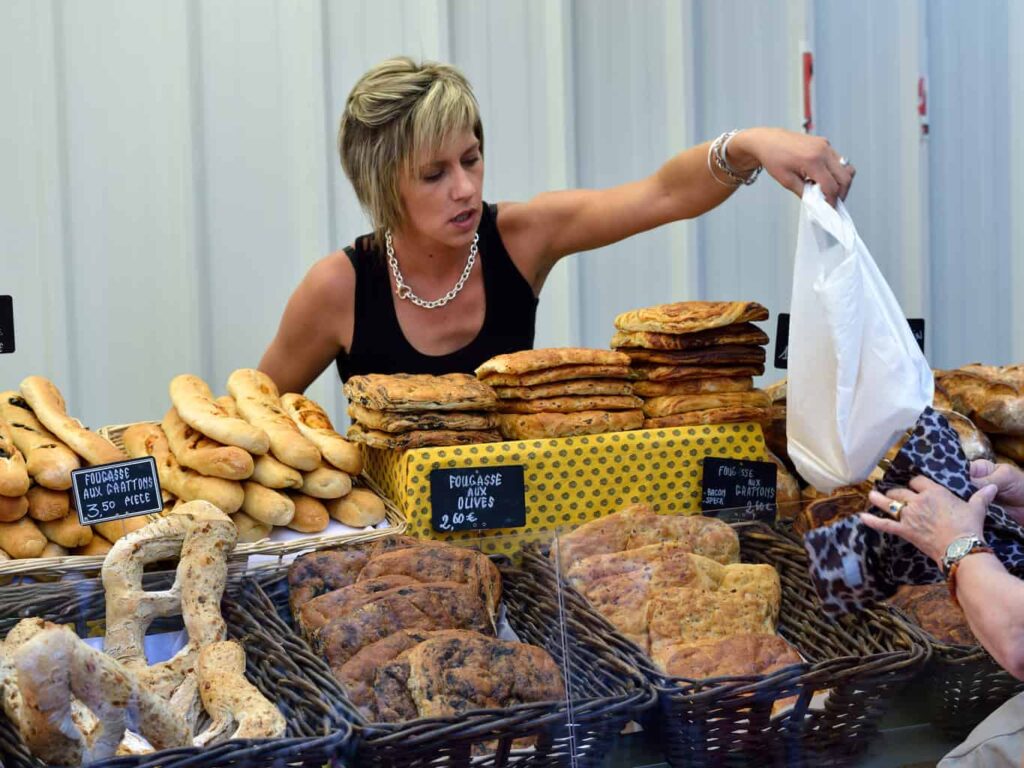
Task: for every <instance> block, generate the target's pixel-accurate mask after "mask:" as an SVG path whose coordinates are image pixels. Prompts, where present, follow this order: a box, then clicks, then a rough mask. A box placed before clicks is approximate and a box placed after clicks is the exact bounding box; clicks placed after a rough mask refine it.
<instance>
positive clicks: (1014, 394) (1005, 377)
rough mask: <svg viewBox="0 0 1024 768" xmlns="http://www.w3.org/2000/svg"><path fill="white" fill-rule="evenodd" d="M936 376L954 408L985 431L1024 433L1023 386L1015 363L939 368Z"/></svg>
mask: <svg viewBox="0 0 1024 768" xmlns="http://www.w3.org/2000/svg"><path fill="white" fill-rule="evenodd" d="M935 380H936V384H938V386H939V387H940V388H941V389H942V391H943V392H944V393H945V394H946V395H948V397H949V400H950V402H951V403H952V405H953V408H954V409H955V410H957V411H959V412H960V413H962V414H964V415H965V416H967V417H969V418H970V419H971V421H973V422H974V423H975V424H976V425H977V426H978V427H980V428H981V429H983V430H984V431H985V432H989V433H995V434H1005V435H1024V390H1022V387H1021V385H1020V383H1019V376H1018V373H1017V369H1016V368H1015V367H1009V368H1008V369H1002V368H997V367H995V366H987V365H969V366H965V367H963V368H959V369H956V370H952V371H937V372H936V374H935Z"/></svg>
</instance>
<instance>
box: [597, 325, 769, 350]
mask: <svg viewBox="0 0 1024 768" xmlns="http://www.w3.org/2000/svg"><path fill="white" fill-rule="evenodd" d="M767 343H768V334H767V333H765V332H764V331H762V330H761V329H760V328H758V327H757V326H756V325H754V324H752V323H736V324H734V325H726V326H722V327H721V328H711V329H709V330H706V331H695V332H693V333H654V332H651V331H632V332H631V331H617V332H616V333H615V335H614V336H612V343H611V347H612V348H613V349H620V348H622V347H639V348H643V349H700V348H702V347H716V346H719V345H722V344H756V345H759V346H763V345H765V344H767Z"/></svg>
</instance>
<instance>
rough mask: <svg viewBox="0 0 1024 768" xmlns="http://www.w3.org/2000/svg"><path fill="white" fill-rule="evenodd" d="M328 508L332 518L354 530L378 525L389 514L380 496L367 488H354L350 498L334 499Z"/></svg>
mask: <svg viewBox="0 0 1024 768" xmlns="http://www.w3.org/2000/svg"><path fill="white" fill-rule="evenodd" d="M326 506H327V512H328V514H330V516H331V517H333V518H334V519H335V520H337V521H338V522H339V523H344V524H345V525H348V526H351V527H352V528H365V527H366V526H368V525H376V524H377V523H379V522H380V521H381V520H383V519H384V516H385V515H386V513H387V509H386V508H385V507H384V501H383V500H382V499H381V498H380V496H378V495H377V494H376V493H374V492H373V491H370V490H367V489H366V488H353V489H352V491H351V492H350V493H349V494H348V496H345V497H344V498H342V499H333V500H331V501H329V502H327V505H326Z"/></svg>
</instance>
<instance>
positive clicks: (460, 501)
mask: <svg viewBox="0 0 1024 768" xmlns="http://www.w3.org/2000/svg"><path fill="white" fill-rule="evenodd" d="M430 525H431V526H432V527H433V529H434V530H435V531H444V532H447V531H469V530H491V529H494V528H519V527H521V526H524V525H526V486H525V483H524V482H523V467H522V466H521V465H517V466H512V467H465V468H460V469H434V470H431V472H430Z"/></svg>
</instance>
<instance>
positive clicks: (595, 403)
mask: <svg viewBox="0 0 1024 768" xmlns="http://www.w3.org/2000/svg"><path fill="white" fill-rule="evenodd" d="M643 404H644V401H643V400H641V399H640V398H639V397H634V396H632V395H576V396H572V395H570V396H567V397H547V398H539V399H537V400H502V401H501V412H502V413H545V412H548V413H579V412H580V411H628V410H635V409H637V408H641V407H643Z"/></svg>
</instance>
